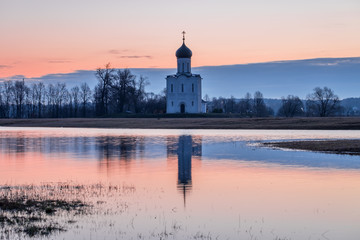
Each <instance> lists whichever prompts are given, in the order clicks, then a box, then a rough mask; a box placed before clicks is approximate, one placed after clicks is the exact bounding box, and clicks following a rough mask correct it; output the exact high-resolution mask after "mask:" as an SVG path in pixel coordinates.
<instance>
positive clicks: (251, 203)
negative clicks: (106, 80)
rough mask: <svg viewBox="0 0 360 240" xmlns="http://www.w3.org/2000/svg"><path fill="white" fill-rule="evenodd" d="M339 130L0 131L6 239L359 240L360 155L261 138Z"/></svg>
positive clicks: (1, 234) (346, 134) (1, 222)
mask: <svg viewBox="0 0 360 240" xmlns="http://www.w3.org/2000/svg"><path fill="white" fill-rule="evenodd" d="M340 138H341V139H358V138H360V131H320V130H319V131H317V130H156V129H152V130H144V129H76V128H74V129H62V128H0V207H1V206H2V207H1V209H2V210H0V239H27V238H31V239H37V238H40V239H43V238H45V239H46V238H51V239H358V238H359V236H360V206H359V204H360V156H350V155H336V154H325V153H314V152H306V151H290V150H286V151H284V150H279V149H272V148H266V147H263V146H261V145H260V144H259V143H261V142H265V141H266V142H269V141H285V140H301V139H340ZM1 199H3V200H4V201H3V202H2V201H1ZM11 201H13V202H11ZM10 206H11V207H14V206H16V207H17V208H15V209H12V210H11V211H6V209H5V208H6V207H8V208H9V207H10Z"/></svg>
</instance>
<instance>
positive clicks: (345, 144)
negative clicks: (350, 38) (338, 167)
mask: <svg viewBox="0 0 360 240" xmlns="http://www.w3.org/2000/svg"><path fill="white" fill-rule="evenodd" d="M264 145H265V146H270V147H278V148H287V149H297V150H308V151H317V152H328V153H337V154H350V155H360V140H321V141H290V142H268V143H264Z"/></svg>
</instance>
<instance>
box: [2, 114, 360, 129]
mask: <svg viewBox="0 0 360 240" xmlns="http://www.w3.org/2000/svg"><path fill="white" fill-rule="evenodd" d="M0 126H6V127H70V128H71V127H72V128H150V129H326V130H336V129H354V130H355V129H357V130H360V118H356V117H333V118H62V119H0Z"/></svg>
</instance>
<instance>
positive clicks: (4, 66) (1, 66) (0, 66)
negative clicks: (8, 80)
mask: <svg viewBox="0 0 360 240" xmlns="http://www.w3.org/2000/svg"><path fill="white" fill-rule="evenodd" d="M0 68H12V66H10V65H0Z"/></svg>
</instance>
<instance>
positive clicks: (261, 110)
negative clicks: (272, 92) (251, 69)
mask: <svg viewBox="0 0 360 240" xmlns="http://www.w3.org/2000/svg"><path fill="white" fill-rule="evenodd" d="M253 113H254V116H255V117H267V116H268V111H267V108H266V105H265V102H264V97H263V94H262V93H261V92H259V91H256V92H255V93H254V103H253Z"/></svg>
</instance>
